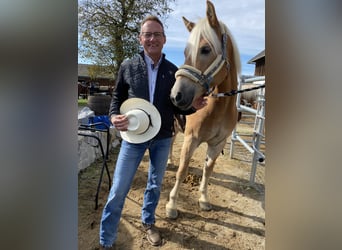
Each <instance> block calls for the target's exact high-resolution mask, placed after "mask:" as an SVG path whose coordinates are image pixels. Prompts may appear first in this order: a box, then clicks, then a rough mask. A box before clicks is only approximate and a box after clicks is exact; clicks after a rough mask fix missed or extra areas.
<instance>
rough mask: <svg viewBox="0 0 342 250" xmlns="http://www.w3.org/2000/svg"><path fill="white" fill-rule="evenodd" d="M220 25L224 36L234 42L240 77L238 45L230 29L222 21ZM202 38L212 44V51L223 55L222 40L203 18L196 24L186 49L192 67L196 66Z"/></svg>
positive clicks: (236, 63) (236, 64)
mask: <svg viewBox="0 0 342 250" xmlns="http://www.w3.org/2000/svg"><path fill="white" fill-rule="evenodd" d="M219 23H220V27H221V32H222V34H224V33H226V34H227V35H228V36H229V38H230V40H231V41H232V46H233V53H234V59H235V66H236V69H237V73H238V75H239V74H240V71H241V62H240V55H239V52H238V49H237V46H236V43H235V41H234V39H233V36H232V34H231V32H230V30H229V29H228V27H227V26H226V25H225V24H224V23H222V22H221V21H219ZM201 38H203V39H205V40H206V41H208V43H209V44H210V46H211V47H212V49H213V50H214V51H215V53H216V54H217V55H218V54H223V53H222V45H221V40H219V39H218V37H217V35H216V33H215V31H214V29H212V28H211V27H210V25H209V22H208V21H207V19H206V18H202V19H200V20H199V21H198V22H197V23H196V25H195V27H194V28H193V29H192V31H191V33H190V35H189V39H188V42H187V46H186V48H185V52H186V56H187V57H188V58H189V59H190V62H191V64H192V65H195V63H196V60H197V51H198V50H199V44H200V39H201ZM228 59H229V58H228Z"/></svg>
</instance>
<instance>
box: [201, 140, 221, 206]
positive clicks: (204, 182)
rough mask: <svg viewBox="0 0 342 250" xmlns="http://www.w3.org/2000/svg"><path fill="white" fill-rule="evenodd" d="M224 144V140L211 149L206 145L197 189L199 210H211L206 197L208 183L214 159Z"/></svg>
mask: <svg viewBox="0 0 342 250" xmlns="http://www.w3.org/2000/svg"><path fill="white" fill-rule="evenodd" d="M225 143H226V140H224V142H223V143H222V142H221V143H219V144H218V145H216V146H213V147H212V146H210V145H208V155H207V158H206V161H205V164H204V168H203V174H202V180H201V184H200V188H199V192H200V198H199V199H198V204H199V206H200V209H201V210H204V211H209V210H211V208H212V206H211V204H210V201H209V197H208V183H209V178H210V176H211V174H212V173H213V170H214V166H215V162H216V159H217V157H218V156H219V154H220V153H221V152H222V150H223V147H224V145H225Z"/></svg>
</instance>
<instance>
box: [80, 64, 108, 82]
mask: <svg viewBox="0 0 342 250" xmlns="http://www.w3.org/2000/svg"><path fill="white" fill-rule="evenodd" d="M91 66H96V65H91V64H78V77H90V76H89V70H88V67H91ZM97 78H103V79H111V78H113V76H111V75H110V74H105V73H100V74H98V75H97Z"/></svg>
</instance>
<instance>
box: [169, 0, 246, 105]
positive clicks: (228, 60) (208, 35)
mask: <svg viewBox="0 0 342 250" xmlns="http://www.w3.org/2000/svg"><path fill="white" fill-rule="evenodd" d="M183 22H184V24H185V26H186V28H187V29H188V31H189V32H190V35H189V39H188V42H187V45H186V48H185V50H184V55H185V62H184V65H183V66H181V67H180V68H179V69H178V71H177V72H176V82H175V84H174V86H173V88H172V90H171V95H170V97H171V100H172V102H173V103H174V104H175V105H176V106H178V107H179V108H180V109H183V110H186V109H189V108H190V107H191V106H192V103H194V101H195V100H197V98H203V97H204V96H205V95H208V93H210V92H211V91H213V89H214V88H215V87H217V86H219V85H221V83H222V82H225V81H226V79H227V78H228V75H229V74H231V75H232V76H231V77H233V78H234V77H235V85H236V82H237V72H236V70H237V66H236V65H239V62H240V61H238V63H236V60H239V57H238V56H236V55H234V54H236V53H237V49H236V46H235V44H234V41H233V40H232V38H231V35H230V32H229V30H228V28H227V27H226V25H225V24H223V23H222V22H221V21H219V20H218V18H217V16H216V12H215V7H214V5H213V4H212V3H211V2H210V1H207V10H206V18H203V19H201V20H199V21H198V22H197V23H196V24H195V23H193V22H190V21H188V20H187V19H186V18H185V17H183ZM233 71H235V73H234V72H233ZM225 88H226V89H227V88H229V87H227V86H226V87H225Z"/></svg>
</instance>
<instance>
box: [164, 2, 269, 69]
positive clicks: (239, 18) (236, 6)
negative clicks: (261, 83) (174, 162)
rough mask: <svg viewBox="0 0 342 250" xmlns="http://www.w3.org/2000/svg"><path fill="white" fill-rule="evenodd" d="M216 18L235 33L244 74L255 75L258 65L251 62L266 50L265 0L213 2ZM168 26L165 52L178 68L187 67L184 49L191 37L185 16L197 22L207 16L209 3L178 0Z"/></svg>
mask: <svg viewBox="0 0 342 250" xmlns="http://www.w3.org/2000/svg"><path fill="white" fill-rule="evenodd" d="M211 2H212V3H213V4H214V6H215V10H216V15H217V17H218V19H219V20H221V21H222V22H223V23H225V24H226V25H227V26H228V28H229V30H230V31H231V33H232V35H233V37H234V39H235V42H236V44H237V47H238V49H239V52H240V60H241V74H242V75H254V68H255V65H254V64H247V62H248V61H249V60H250V59H251V58H253V57H254V56H255V55H257V54H258V53H259V52H261V51H263V50H264V49H265V0H239V1H233V0H230V1H228V0H211ZM172 9H173V10H174V11H173V12H172V13H170V15H169V17H168V18H167V19H166V21H165V22H164V23H165V33H166V39H167V41H166V44H165V45H164V48H163V52H164V53H165V54H166V57H167V58H168V59H169V60H170V61H172V62H173V63H174V64H176V65H177V66H180V65H182V64H183V63H184V54H183V51H184V48H185V45H186V42H187V39H188V37H189V32H188V30H187V29H186V28H185V25H184V23H183V20H182V16H184V17H186V18H187V19H188V20H189V21H192V22H195V23H196V22H197V21H198V20H199V19H200V18H203V17H205V15H206V12H205V11H206V0H186V1H181V0H177V1H176V4H174V5H172Z"/></svg>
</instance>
